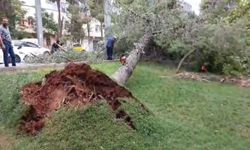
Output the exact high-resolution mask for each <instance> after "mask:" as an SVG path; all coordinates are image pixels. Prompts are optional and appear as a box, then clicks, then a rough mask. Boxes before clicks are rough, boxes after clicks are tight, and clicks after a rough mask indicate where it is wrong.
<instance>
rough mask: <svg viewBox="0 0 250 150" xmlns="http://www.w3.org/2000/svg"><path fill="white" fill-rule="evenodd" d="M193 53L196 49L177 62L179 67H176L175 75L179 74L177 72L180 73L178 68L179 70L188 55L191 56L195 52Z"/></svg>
mask: <svg viewBox="0 0 250 150" xmlns="http://www.w3.org/2000/svg"><path fill="white" fill-rule="evenodd" d="M195 51H196V49H193V50H191V51H189V52H188V53H187V54H186V55H185V56H184V57H183V58H182V59H181V61H180V62H179V65H178V67H177V70H176V73H179V72H180V68H181V66H182V63H183V62H184V60H185V59H186V58H187V57H188V56H189V55H191V54H192V53H193V52H195Z"/></svg>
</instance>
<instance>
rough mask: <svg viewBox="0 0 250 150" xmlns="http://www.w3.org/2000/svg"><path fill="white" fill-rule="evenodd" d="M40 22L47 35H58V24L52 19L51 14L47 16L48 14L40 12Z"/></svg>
mask: <svg viewBox="0 0 250 150" xmlns="http://www.w3.org/2000/svg"><path fill="white" fill-rule="evenodd" d="M42 20H43V27H44V28H45V29H46V30H47V31H48V32H49V33H58V24H57V23H56V22H55V21H54V19H53V14H49V13H48V12H45V11H43V12H42Z"/></svg>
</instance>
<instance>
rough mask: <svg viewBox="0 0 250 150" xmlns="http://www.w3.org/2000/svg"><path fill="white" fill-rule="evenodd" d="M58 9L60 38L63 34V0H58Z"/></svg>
mask: <svg viewBox="0 0 250 150" xmlns="http://www.w3.org/2000/svg"><path fill="white" fill-rule="evenodd" d="M56 3H57V9H58V38H60V37H61V36H62V22H61V0H57V1H56Z"/></svg>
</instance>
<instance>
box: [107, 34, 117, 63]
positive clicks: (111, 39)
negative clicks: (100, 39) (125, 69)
mask: <svg viewBox="0 0 250 150" xmlns="http://www.w3.org/2000/svg"><path fill="white" fill-rule="evenodd" d="M115 42H116V37H115V36H114V37H109V38H108V41H107V45H106V49H107V56H108V59H107V60H112V56H113V48H114V44H115Z"/></svg>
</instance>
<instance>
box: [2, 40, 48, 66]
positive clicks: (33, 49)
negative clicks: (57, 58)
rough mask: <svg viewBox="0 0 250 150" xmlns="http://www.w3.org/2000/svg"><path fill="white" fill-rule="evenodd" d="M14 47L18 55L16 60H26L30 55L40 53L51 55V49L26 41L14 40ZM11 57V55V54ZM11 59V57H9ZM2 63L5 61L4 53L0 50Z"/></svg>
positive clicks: (19, 61) (18, 61)
mask: <svg viewBox="0 0 250 150" xmlns="http://www.w3.org/2000/svg"><path fill="white" fill-rule="evenodd" d="M12 43H13V49H14V53H15V57H16V62H17V63H21V62H25V59H26V58H27V57H29V56H38V55H49V54H50V50H49V49H47V48H44V47H40V46H39V45H37V44H35V43H32V42H26V41H18V40H13V42H12ZM9 58H10V56H9ZM9 60H11V59H9ZM0 63H3V53H2V52H0Z"/></svg>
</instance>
